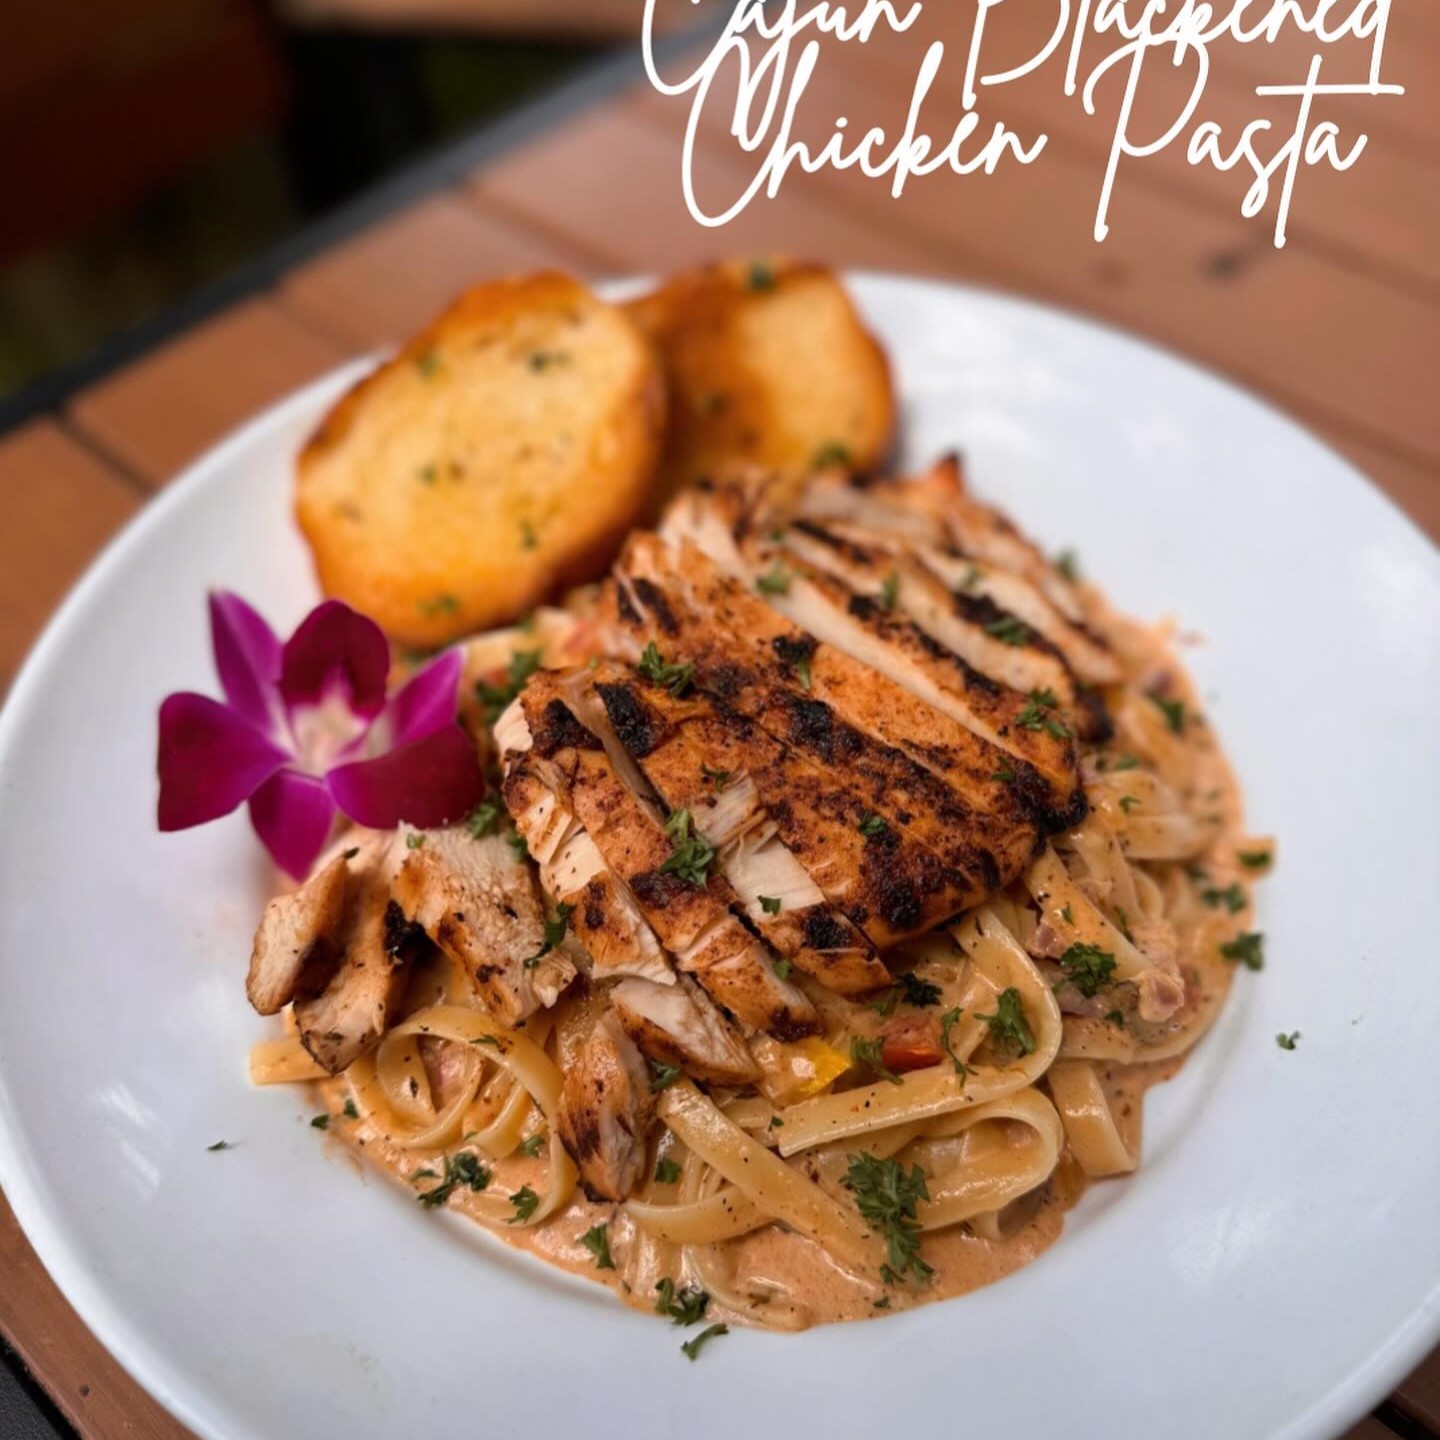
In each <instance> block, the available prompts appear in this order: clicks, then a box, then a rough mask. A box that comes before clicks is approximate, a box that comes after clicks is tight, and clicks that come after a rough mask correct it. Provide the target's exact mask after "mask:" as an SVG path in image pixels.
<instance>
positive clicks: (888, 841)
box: [596, 670, 1031, 993]
mask: <svg viewBox="0 0 1440 1440" xmlns="http://www.w3.org/2000/svg"><path fill="white" fill-rule="evenodd" d="M601 673H602V675H603V674H604V673H605V672H603V670H602V672H601ZM596 688H597V690H598V691H599V693H600V695H601V697H602V699H604V701H605V703H606V705H607V706H608V707H610V709H611V711H612V714H613V715H615V716H618V717H619V718H620V720H621V722H622V723H621V724H619V725H617V727H616V728H617V733H618V734H619V735H620V736H621V738H622V740H624V741H625V742H626V743H627V744H629V745H632V746H634V747H635V748H636V750H643V751H644V752H645V753H644V754H643V756H638V755H637V757H636V758H637V760H638V762H639V764H640V765H641V767H642V769H643V770H644V772H645V774H646V777H647V779H649V780H650V781H651V783H652V784H653V785H654V787H655V789H656V790H657V791H658V792H659V793H660V795H661V796H662V797H663V798H664V800H665V803H666V804H667V805H672V804H673V805H679V804H682V803H685V805H686V808H687V809H688V810H689V811H690V813H691V814H692V815H694V816H696V817H697V819H696V822H695V823H696V825H697V826H698V827H699V828H700V829H701V831H702V833H705V829H706V825H707V820H706V818H705V817H706V815H707V809H706V805H705V802H706V800H707V799H709V798H712V797H711V796H707V795H706V794H705V789H706V785H707V780H708V778H709V777H707V774H706V772H707V770H708V771H709V774H710V776H714V775H716V774H721V775H724V776H725V777H726V779H727V781H728V780H730V779H732V778H733V779H735V780H738V781H739V782H740V786H741V789H742V792H743V793H747V794H750V795H752V796H753V798H754V805H755V816H754V823H751V824H747V825H745V826H743V827H740V828H739V836H738V838H737V839H736V840H735V841H734V842H733V843H732V844H731V845H730V847H729V848H728V849H726V850H724V851H723V853H722V855H721V857H720V858H721V865H722V867H723V868H724V869H725V874H726V878H727V879H728V880H730V882H731V884H732V886H735V882H736V878H737V877H738V878H739V881H740V885H739V886H737V887H736V890H737V894H738V895H739V896H740V897H741V899H742V901H743V903H744V904H745V907H746V913H747V916H749V917H750V920H751V923H752V924H753V925H754V926H755V927H756V928H757V929H759V930H760V932H761V933H762V934H763V935H765V937H766V938H767V939H768V940H770V941H771V943H772V944H773V945H774V946H775V948H776V949H778V950H780V951H781V952H782V953H783V954H786V955H787V956H788V957H789V958H791V959H792V960H793V961H794V963H795V964H796V965H797V966H799V967H800V968H801V969H803V970H805V971H806V972H807V973H809V974H811V975H814V976H815V978H817V979H820V980H822V981H824V982H825V983H826V984H828V985H830V987H831V988H833V989H840V990H842V991H844V992H846V993H855V992H856V991H860V990H865V989H873V988H875V987H876V986H877V985H883V984H885V983H887V980H888V973H887V972H886V970H885V967H884V966H883V965H882V964H880V963H879V961H878V960H877V959H876V958H875V956H874V955H873V952H872V950H871V947H870V946H869V945H865V946H864V948H856V947H855V946H854V943H853V939H852V933H851V932H852V930H853V929H855V928H858V929H859V930H860V931H861V932H862V933H863V934H864V935H865V936H866V937H867V938H868V939H869V940H870V941H872V942H873V943H875V944H881V945H885V944H892V943H895V942H897V941H898V940H900V939H903V938H905V937H906V936H908V935H910V934H914V933H918V932H919V931H921V930H924V929H928V928H930V927H932V926H933V925H936V924H939V923H940V922H941V921H943V920H944V919H945V918H946V917H947V916H949V915H952V914H954V913H955V912H956V911H957V910H959V909H962V908H963V907H964V905H965V904H966V903H970V900H969V897H970V896H971V895H972V894H974V893H980V892H981V891H982V889H983V888H984V887H983V885H972V884H971V883H970V882H969V881H968V880H967V877H966V876H965V875H964V874H962V873H960V872H959V871H957V870H954V869H952V868H951V867H949V866H948V865H947V864H946V862H945V861H944V860H942V859H941V858H940V856H939V855H937V853H936V852H935V851H934V849H932V848H930V847H928V846H926V845H925V844H923V843H922V842H921V840H920V839H919V838H917V837H914V836H912V835H911V834H910V833H909V831H908V828H907V827H906V826H905V825H903V824H901V823H900V821H899V820H898V819H893V820H892V819H887V818H886V817H887V815H890V814H892V813H893V811H894V806H893V805H886V804H883V803H882V802H881V801H880V800H879V799H878V798H877V796H876V795H875V794H872V793H868V792H867V790H866V788H865V786H864V783H863V780H862V781H861V783H860V784H859V785H858V786H857V785H856V784H855V783H853V782H854V781H855V780H856V776H855V775H852V774H848V773H846V774H842V773H840V772H839V771H838V770H836V769H832V768H830V767H829V765H828V763H827V761H828V759H829V758H834V757H833V756H831V757H827V756H825V755H823V754H818V755H817V754H812V755H807V754H806V753H805V750H806V747H805V746H803V745H802V744H795V743H789V742H787V741H784V740H782V739H779V738H777V737H776V736H775V735H774V734H772V733H770V732H769V731H768V730H767V729H766V727H765V726H764V725H763V724H762V723H756V721H755V720H753V719H752V718H751V717H750V714H748V713H741V709H742V706H743V705H744V704H745V703H746V702H753V703H754V706H755V707H756V709H757V710H759V711H761V712H762V713H763V711H764V708H765V700H766V694H767V687H766V686H765V684H764V682H763V681H757V682H756V683H755V684H754V685H752V686H748V687H747V688H746V691H745V697H744V699H743V700H741V701H737V704H736V706H735V708H733V709H732V708H730V707H728V706H726V705H724V704H717V703H716V702H714V701H713V700H711V699H710V698H709V697H707V696H706V695H704V694H703V693H699V692H697V693H695V694H694V695H692V696H687V697H685V698H684V699H676V698H675V697H673V696H670V695H668V694H667V693H666V692H665V690H664V689H663V687H659V686H654V685H649V686H647V685H645V684H644V682H643V681H641V680H639V679H636V680H633V681H630V682H625V681H619V680H616V679H615V678H614V676H613V675H607V676H606V678H604V679H602V680H601V682H600V683H599V684H597V687H596ZM777 689H778V691H779V696H778V698H777V699H776V700H775V705H776V707H777V708H778V709H779V710H780V711H781V712H782V718H781V720H780V721H779V722H778V724H779V725H780V726H781V727H782V728H784V727H789V726H791V720H792V718H793V717H790V716H789V715H788V714H785V713H784V711H785V703H786V699H787V698H788V697H787V695H786V692H785V691H784V687H783V686H781V687H777ZM800 703H803V704H805V705H810V704H814V703H817V702H810V701H805V700H803V697H801V698H800ZM640 717H645V718H643V719H641V718H640ZM637 721H638V722H639V723H635V722H637ZM791 728H793V727H791ZM647 732H648V738H647ZM662 734H664V735H665V737H666V738H665V739H664V741H663V742H659V737H660V735H662ZM656 742H659V743H656ZM821 748H823V747H821ZM859 748H863V747H859ZM896 758H897V759H899V760H901V761H903V759H904V757H903V756H897V757H896ZM920 773H921V778H922V779H923V780H924V781H926V782H929V783H931V784H935V783H936V782H934V781H933V777H931V776H930V775H928V774H927V773H925V772H923V771H922V772H920ZM709 788H710V789H711V791H712V796H713V799H714V801H715V803H716V807H717V809H721V810H722V814H723V815H724V816H725V817H726V818H727V819H731V820H733V819H734V818H735V815H734V811H733V809H731V808H729V807H724V808H722V802H723V800H724V795H725V793H726V791H725V789H724V788H720V787H717V786H715V785H714V784H713V783H712V784H711V785H710V787H709ZM717 788H718V789H719V793H718V794H714V793H713V792H714V791H715V790H716V789H717ZM937 788H939V789H940V790H941V791H942V795H941V797H940V799H941V800H942V801H943V800H944V799H945V796H944V794H943V790H944V787H943V786H938V787H937ZM697 789H698V791H699V793H698V794H697V793H696V792H697ZM682 795H684V796H685V797H686V800H685V801H682V800H681V798H680V797H681V796H682ZM689 800H694V801H695V803H694V804H689V803H688V801H689ZM952 808H953V807H952ZM931 818H933V817H927V821H926V823H924V824H921V825H920V826H919V828H921V829H925V828H928V822H929V820H930V819H931ZM757 827H758V828H757ZM729 828H732V829H733V828H735V827H733V826H731V827H729ZM716 831H717V840H716V842H713V843H717V844H718V843H720V841H721V839H723V835H724V828H722V827H720V826H717V827H716ZM1021 834H1022V839H1023V843H1024V846H1025V854H1027V855H1028V853H1029V847H1030V844H1031V834H1030V832H1029V831H1028V830H1025V829H1024V827H1022V830H1021ZM772 835H773V837H774V839H775V840H776V841H778V845H776V846H774V847H773V848H771V847H769V846H767V841H769V840H770V839H771V837H772ZM707 838H708V836H707ZM767 849H770V853H768V854H767ZM969 858H970V859H971V860H972V861H973V862H974V864H975V867H976V869H977V870H984V869H985V868H986V866H985V865H984V864H982V863H981V862H980V861H978V860H977V859H975V857H974V856H973V855H972V856H970V857H969ZM797 871H798V874H797V873H796V872H797ZM806 880H808V881H809V886H808V887H806V886H805V881H806ZM767 885H773V886H774V887H775V888H774V889H763V888H760V887H762V886H767ZM787 891H788V892H789V893H788V895H787V893H786V892H787ZM797 892H798V893H797ZM797 898H798V899H800V900H802V902H804V903H803V904H802V906H801V908H800V909H799V910H798V912H794V911H792V912H791V913H790V914H789V915H788V916H787V914H786V910H785V905H786V903H787V899H797ZM817 899H818V902H819V904H818V905H817V903H816V902H817ZM767 900H768V901H769V902H771V903H770V905H769V906H768V907H767V905H766V903H765V902H766V901H767ZM752 905H753V908H754V909H755V910H756V911H757V912H758V914H757V915H753V916H752V915H751V914H750V911H751V908H752ZM836 912H839V914H838V915H837V913H836ZM842 917H843V918H842ZM811 941H820V942H822V943H821V944H819V945H814V944H812V943H810V942H811ZM837 942H838V943H837ZM787 947H788V948H787ZM836 980H838V981H839V982H840V983H839V984H836V983H834V982H835V981H836Z"/></svg>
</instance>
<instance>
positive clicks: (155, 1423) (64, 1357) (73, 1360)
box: [0, 1195, 194, 1440]
mask: <svg viewBox="0 0 1440 1440" xmlns="http://www.w3.org/2000/svg"><path fill="white" fill-rule="evenodd" d="M0 1331H3V1332H4V1334H5V1336H6V1338H7V1339H8V1340H9V1341H10V1344H11V1346H12V1347H13V1348H14V1349H15V1351H16V1353H17V1354H18V1355H19V1356H20V1358H21V1359H22V1360H23V1361H24V1362H25V1365H26V1367H27V1368H28V1369H29V1371H30V1373H31V1374H32V1375H33V1376H34V1377H35V1379H36V1380H37V1381H38V1382H39V1383H40V1384H41V1385H42V1386H43V1387H44V1388H45V1390H46V1392H47V1393H48V1394H49V1396H50V1398H51V1399H52V1400H54V1402H55V1404H56V1405H57V1406H58V1407H59V1409H60V1411H61V1413H62V1414H63V1415H64V1416H65V1418H66V1419H67V1420H69V1422H70V1423H71V1424H72V1425H73V1426H74V1427H75V1429H76V1430H77V1431H79V1433H80V1435H81V1436H82V1437H83V1440H194V1437H193V1436H192V1435H191V1433H190V1431H189V1430H187V1429H186V1428H185V1427H184V1426H183V1425H181V1424H180V1422H179V1421H178V1420H176V1419H174V1418H173V1417H172V1416H171V1415H170V1414H169V1413H168V1412H166V1411H165V1410H163V1409H162V1408H161V1407H160V1406H159V1405H158V1404H157V1403H156V1402H155V1401H154V1400H152V1399H151V1398H150V1396H149V1395H148V1394H146V1393H145V1391H144V1390H143V1389H141V1387H140V1386H139V1385H138V1384H137V1383H136V1382H135V1381H134V1380H132V1379H131V1378H130V1376H129V1375H128V1374H127V1373H126V1372H125V1370H124V1369H122V1367H121V1366H120V1364H119V1362H118V1361H116V1360H115V1359H114V1357H113V1356H112V1355H111V1354H110V1352H109V1351H108V1350H106V1349H105V1347H104V1346H103V1345H101V1344H100V1342H99V1341H98V1340H97V1339H96V1338H95V1337H94V1336H93V1335H92V1334H91V1333H90V1331H89V1330H88V1329H87V1328H86V1326H85V1322H84V1321H83V1320H81V1319H80V1317H79V1316H78V1315H77V1314H76V1313H75V1312H74V1311H73V1310H72V1309H71V1308H70V1305H69V1303H68V1302H67V1301H66V1299H65V1297H64V1296H63V1295H62V1294H61V1293H60V1291H59V1290H58V1289H57V1288H56V1286H55V1282H54V1281H53V1280H52V1279H51V1278H50V1276H49V1275H48V1274H47V1273H46V1270H45V1267H44V1266H43V1265H41V1263H40V1260H39V1257H38V1256H37V1255H36V1254H35V1252H34V1251H33V1250H32V1249H31V1248H30V1243H29V1241H27V1240H26V1239H25V1235H24V1233H23V1232H22V1231H21V1229H20V1226H19V1224H18V1223H17V1221H16V1219H15V1216H14V1214H13V1213H12V1212H11V1210H10V1207H9V1206H8V1205H7V1204H6V1203H5V1197H4V1196H3V1195H0Z"/></svg>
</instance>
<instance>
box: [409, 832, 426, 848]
mask: <svg viewBox="0 0 1440 1440" xmlns="http://www.w3.org/2000/svg"><path fill="white" fill-rule="evenodd" d="M405 848H406V849H407V850H423V849H424V848H425V832H424V831H423V830H412V831H411V832H410V833H409V834H408V835H407V836H406V837H405Z"/></svg>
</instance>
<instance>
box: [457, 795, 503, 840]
mask: <svg viewBox="0 0 1440 1440" xmlns="http://www.w3.org/2000/svg"><path fill="white" fill-rule="evenodd" d="M504 813H505V807H504V806H503V805H502V804H501V803H500V802H499V801H498V800H482V801H481V802H480V803H479V804H478V805H477V806H476V807H475V808H474V809H473V810H472V811H471V812H470V813H469V814H468V815H467V816H466V817H465V829H466V832H467V833H468V834H469V836H470V838H471V839H472V840H483V839H484V838H485V837H486V836H487V835H493V834H494V833H495V831H496V830H497V829H498V828H499V826H500V817H501V816H502V815H503V814H504Z"/></svg>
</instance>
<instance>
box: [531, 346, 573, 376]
mask: <svg viewBox="0 0 1440 1440" xmlns="http://www.w3.org/2000/svg"><path fill="white" fill-rule="evenodd" d="M525 363H526V364H527V365H528V366H529V367H530V368H531V369H532V370H537V371H538V370H548V369H549V368H550V367H551V366H552V365H568V364H569V363H570V357H569V355H567V354H566V353H565V351H563V350H534V351H532V352H531V353H530V354H529V355H528V356H527V357H526V360H525Z"/></svg>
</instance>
